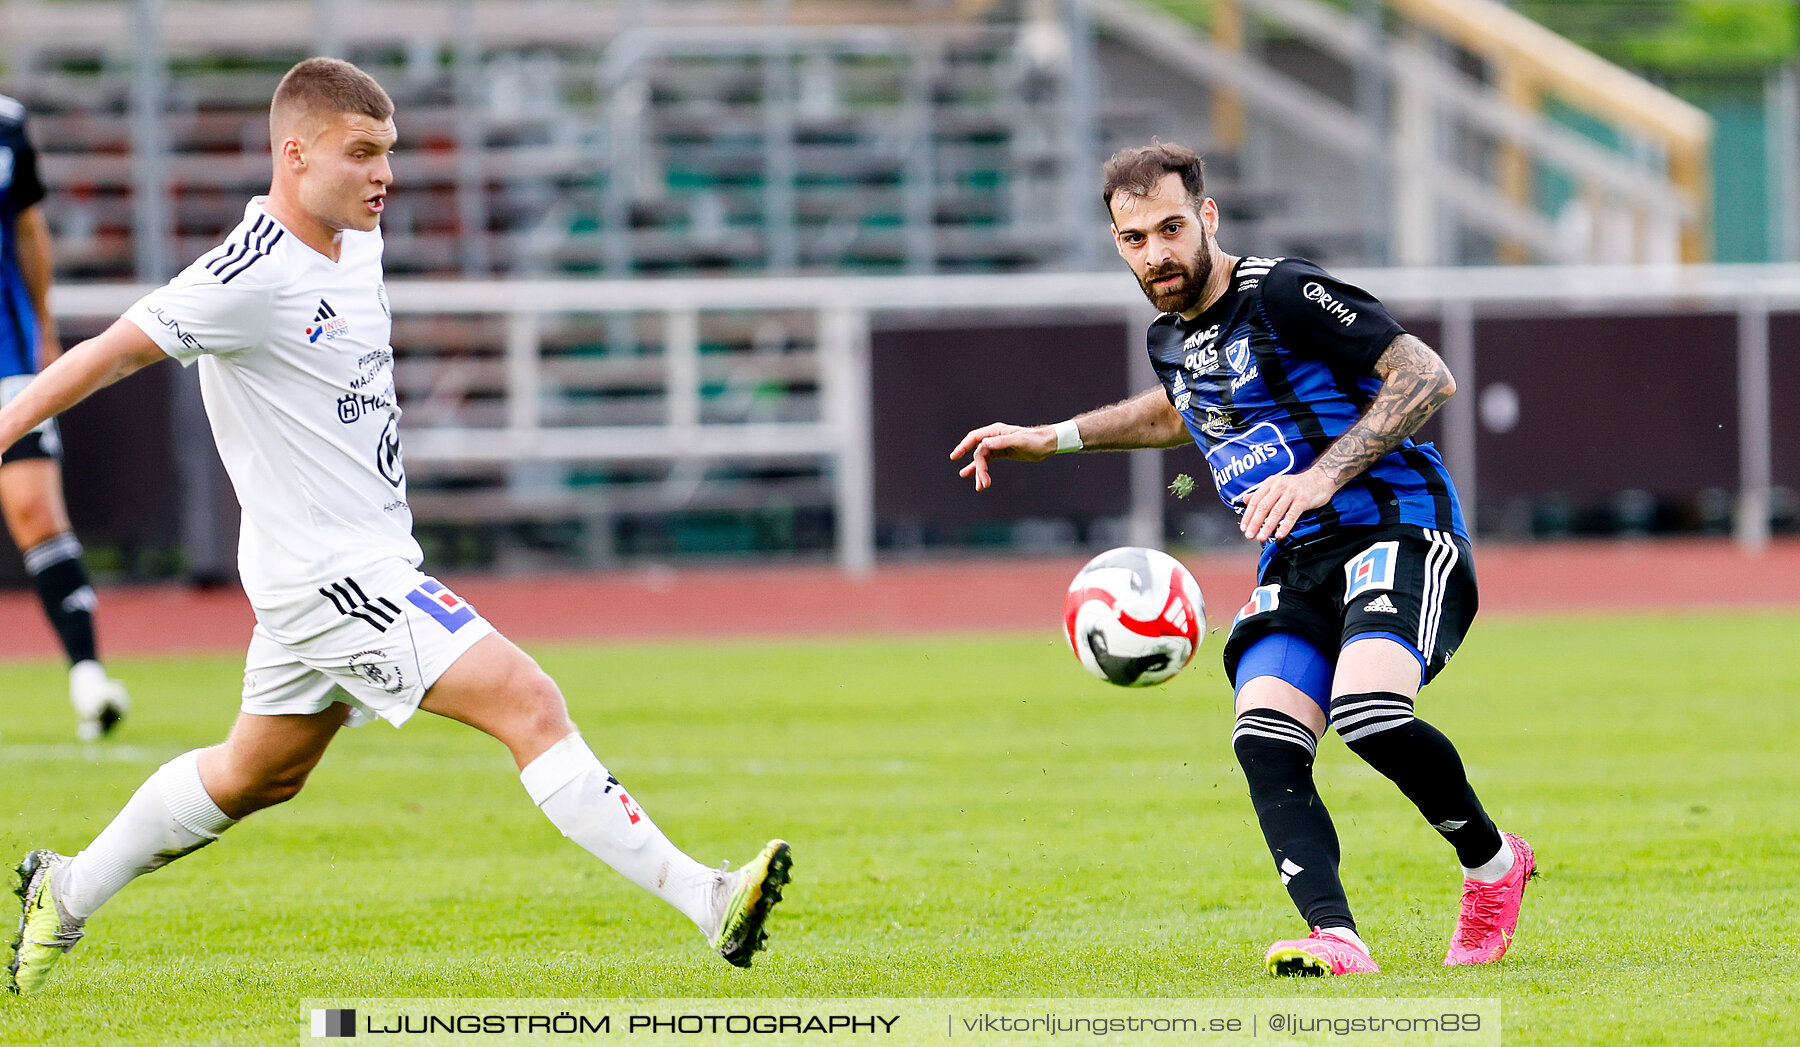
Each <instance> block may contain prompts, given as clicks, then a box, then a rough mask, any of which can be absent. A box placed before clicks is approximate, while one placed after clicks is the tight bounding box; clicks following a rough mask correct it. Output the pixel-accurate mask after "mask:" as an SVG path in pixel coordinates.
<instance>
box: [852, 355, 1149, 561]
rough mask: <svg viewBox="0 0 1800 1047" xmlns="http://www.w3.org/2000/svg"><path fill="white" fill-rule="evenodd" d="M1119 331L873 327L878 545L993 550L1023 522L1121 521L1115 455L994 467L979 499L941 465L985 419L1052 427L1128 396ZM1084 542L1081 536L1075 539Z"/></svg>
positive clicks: (1121, 461) (1122, 488)
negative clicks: (992, 478)
mask: <svg viewBox="0 0 1800 1047" xmlns="http://www.w3.org/2000/svg"><path fill="white" fill-rule="evenodd" d="M1126 339H1127V332H1126V329H1125V327H1124V325H1122V324H1116V323H1098V324H1093V323H1089V324H1080V323H1077V324H1071V325H1066V326H1040V325H1035V324H1031V323H1026V324H1019V325H1008V326H1003V327H931V326H925V327H911V328H904V329H885V330H877V331H876V332H875V333H874V335H873V339H872V345H871V353H870V355H871V367H870V370H871V379H872V384H873V388H874V404H873V411H872V422H873V427H874V450H875V519H876V521H877V531H878V540H879V541H880V542H881V544H882V545H883V546H895V545H898V546H901V547H908V546H917V545H927V546H939V545H945V544H950V545H963V544H970V543H974V544H993V543H996V542H999V541H1002V540H1005V539H1007V538H1009V537H1010V530H1009V525H1010V524H1011V522H1012V521H1015V520H1019V519H1023V518H1038V519H1055V520H1072V521H1076V522H1077V526H1079V527H1080V528H1082V529H1083V530H1084V531H1085V529H1086V528H1087V526H1088V525H1089V524H1090V523H1091V521H1092V520H1094V519H1095V518H1098V517H1104V516H1118V515H1120V514H1122V513H1124V512H1125V506H1126V504H1127V502H1128V500H1129V477H1128V475H1127V471H1128V462H1127V460H1126V459H1125V457H1124V456H1122V455H1060V456H1058V457H1056V458H1052V459H1050V460H1049V461H1046V462H1041V463H1037V464H1035V465H1027V464H1022V463H1019V462H1002V463H1000V465H999V467H998V469H997V470H996V472H995V483H994V486H993V487H991V488H989V489H988V490H986V491H983V492H981V493H980V494H976V492H975V485H974V481H973V479H964V478H962V477H959V476H957V475H956V473H957V470H958V469H959V468H961V466H962V465H964V464H967V462H968V458H967V457H964V458H963V460H962V461H961V462H958V463H952V462H951V461H950V458H949V455H950V449H951V448H952V447H954V446H956V442H957V441H958V440H960V439H961V438H962V436H963V434H964V433H966V432H968V431H969V430H970V429H973V428H975V427H977V426H980V425H985V424H987V423H989V422H999V421H1004V422H1014V423H1016V424H1019V425H1037V424H1042V423H1046V422H1055V421H1061V420H1062V419H1064V418H1067V417H1069V416H1070V415H1073V414H1077V413H1079V412H1081V411H1085V410H1087V409H1088V408H1091V407H1095V406H1097V405H1099V404H1103V403H1111V402H1113V401H1115V400H1121V399H1124V398H1125V397H1126V396H1128V395H1130V393H1131V392H1132V388H1131V383H1130V382H1129V381H1128V380H1127V367H1128V364H1129V362H1130V357H1129V356H1128V353H1129V352H1130V346H1129V344H1128V343H1127V340H1126ZM1083 537H1084V538H1085V534H1084V535H1083Z"/></svg>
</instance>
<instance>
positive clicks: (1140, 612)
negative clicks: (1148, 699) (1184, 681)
mask: <svg viewBox="0 0 1800 1047" xmlns="http://www.w3.org/2000/svg"><path fill="white" fill-rule="evenodd" d="M1063 627H1064V629H1065V630H1066V631H1067V633H1068V637H1069V646H1070V647H1072V648H1074V650H1075V657H1077V658H1079V659H1081V664H1082V665H1084V666H1086V667H1087V671H1088V672H1090V673H1093V674H1094V675H1095V676H1097V677H1099V678H1100V679H1102V680H1105V681H1106V682H1108V683H1115V684H1118V685H1119V686H1120V687H1149V686H1151V685H1153V684H1159V683H1162V682H1163V681H1165V680H1168V679H1170V678H1171V677H1173V676H1174V675H1175V674H1176V673H1178V672H1180V671H1181V670H1182V669H1184V668H1186V667H1187V664H1188V662H1190V661H1192V660H1193V658H1194V652H1195V651H1197V650H1199V649H1200V641H1201V640H1202V638H1204V637H1205V635H1206V602H1205V601H1204V600H1203V599H1201V596H1200V585H1199V583H1198V582H1195V581H1194V576H1193V575H1191V574H1189V573H1188V569H1187V568H1185V567H1183V566H1181V562H1180V561H1178V560H1176V559H1175V558H1174V557H1173V556H1170V555H1169V554H1168V553H1165V552H1161V551H1159V550H1156V549H1142V548H1138V547H1136V546H1126V547H1123V548H1119V549H1111V550H1108V551H1107V552H1104V553H1101V554H1100V555H1099V556H1096V557H1094V558H1093V559H1092V560H1089V561H1088V562H1087V566H1085V567H1083V568H1082V569H1081V571H1080V572H1079V573H1077V574H1076V575H1075V580H1074V581H1073V582H1070V583H1069V596H1068V599H1067V600H1065V601H1064V602H1063Z"/></svg>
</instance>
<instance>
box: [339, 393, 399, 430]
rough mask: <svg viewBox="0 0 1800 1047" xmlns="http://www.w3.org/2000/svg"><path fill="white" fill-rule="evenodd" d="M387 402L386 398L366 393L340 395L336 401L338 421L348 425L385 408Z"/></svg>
mask: <svg viewBox="0 0 1800 1047" xmlns="http://www.w3.org/2000/svg"><path fill="white" fill-rule="evenodd" d="M388 404H389V401H388V400H387V398H385V397H381V396H370V395H369V394H367V393H349V394H347V395H345V396H340V397H338V402H337V414H338V421H340V422H343V423H344V424H345V425H349V424H350V423H352V422H354V421H356V420H358V419H360V418H362V417H363V416H364V415H368V414H374V413H375V412H376V411H380V410H383V409H385V408H386V407H387V406H388Z"/></svg>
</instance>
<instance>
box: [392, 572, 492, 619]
mask: <svg viewBox="0 0 1800 1047" xmlns="http://www.w3.org/2000/svg"><path fill="white" fill-rule="evenodd" d="M406 602H407V603H410V604H412V605H413V606H414V607H417V608H418V609H419V610H421V611H424V612H425V613H426V614H428V615H430V616H432V617H433V618H435V619H437V623H438V624H439V625H441V626H443V627H444V629H445V631H447V632H455V631H456V630H458V629H461V628H462V627H463V626H465V625H468V624H469V623H470V622H472V621H474V620H475V608H473V607H470V606H469V605H468V604H466V603H464V602H463V598H462V597H460V596H458V595H456V594H455V593H453V592H451V591H450V590H448V589H446V588H444V584H443V583H442V582H439V581H437V580H436V579H433V578H427V579H426V580H425V581H424V582H423V583H421V584H420V586H419V587H418V588H417V589H414V590H413V591H412V592H410V593H407V594H406Z"/></svg>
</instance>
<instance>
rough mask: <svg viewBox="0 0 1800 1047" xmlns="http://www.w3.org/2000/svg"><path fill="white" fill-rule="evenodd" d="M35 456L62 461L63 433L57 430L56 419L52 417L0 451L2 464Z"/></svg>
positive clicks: (24, 460)
mask: <svg viewBox="0 0 1800 1047" xmlns="http://www.w3.org/2000/svg"><path fill="white" fill-rule="evenodd" d="M33 458H48V459H50V460H51V461H53V462H60V461H62V434H61V433H58V432H57V431H56V419H54V418H52V419H50V420H49V421H47V422H45V423H44V424H43V425H41V426H39V427H38V428H36V429H33V430H32V431H31V432H28V433H26V434H25V435H24V436H21V437H19V440H18V442H17V443H15V444H13V445H12V446H11V447H8V448H7V449H6V450H5V451H4V452H0V465H11V464H13V463H14V462H28V461H31V460H32V459H33Z"/></svg>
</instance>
